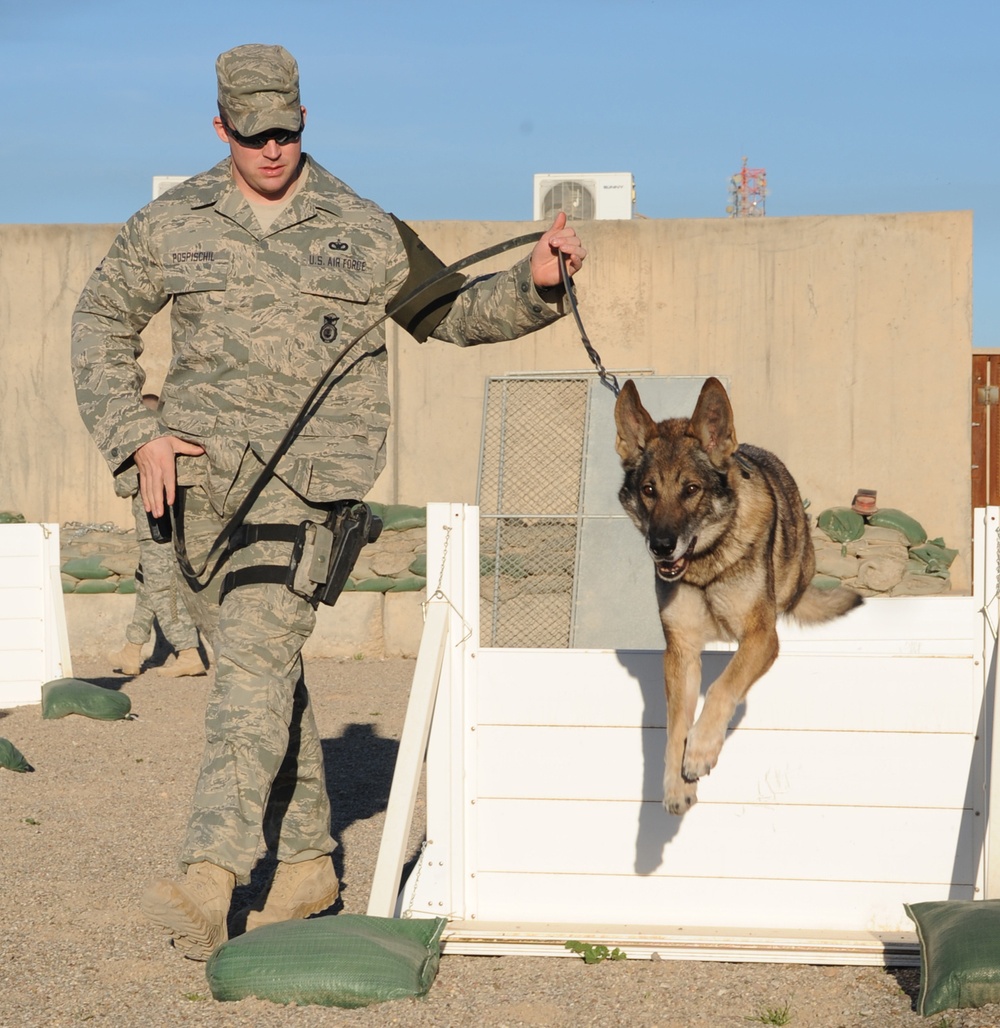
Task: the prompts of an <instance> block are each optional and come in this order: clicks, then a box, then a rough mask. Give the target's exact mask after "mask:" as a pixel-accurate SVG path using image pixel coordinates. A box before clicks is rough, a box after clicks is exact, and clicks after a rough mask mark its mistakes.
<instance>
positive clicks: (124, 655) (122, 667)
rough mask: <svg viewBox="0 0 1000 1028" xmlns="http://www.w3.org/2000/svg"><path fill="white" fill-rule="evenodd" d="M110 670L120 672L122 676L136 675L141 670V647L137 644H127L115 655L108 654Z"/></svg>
mask: <svg viewBox="0 0 1000 1028" xmlns="http://www.w3.org/2000/svg"><path fill="white" fill-rule="evenodd" d="M108 657H109V658H110V660H111V670H112V671H120V672H121V673H122V674H123V675H137V674H139V672H140V671H141V670H142V646H141V645H140V644H139V643H132V642H127V643H125V645H124V646H123V647H122V648H121V649H120V650H117V651H116V652H115V653H109V654H108Z"/></svg>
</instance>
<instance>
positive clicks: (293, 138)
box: [222, 122, 304, 150]
mask: <svg viewBox="0 0 1000 1028" xmlns="http://www.w3.org/2000/svg"><path fill="white" fill-rule="evenodd" d="M222 124H223V125H225V127H226V135H227V136H229V137H230V138H232V139H235V140H236V142H237V143H239V144H240V146H245V147H246V148H247V149H248V150H263V149H264V147H265V146H267V144H268V143H269V142H270V141H271V140H272V139H273V140H274V141H275V142H276V143H277V144H278V146H287V145H288V144H289V143H297V142H298V141H299V139H300V138H301V137H302V129H303V127H304V126H302V125H301V124H300V125H299V127H298V128H297V129H280V128H272V129H265V130H264V131H263V132H257V133H256V134H255V135H252V136H241V135H240V134H239V132H237V131H236V129H234V128H233V127H232V125H227V124H226V123H225V122H223V123H222Z"/></svg>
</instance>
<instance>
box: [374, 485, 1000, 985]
mask: <svg viewBox="0 0 1000 1028" xmlns="http://www.w3.org/2000/svg"><path fill="white" fill-rule="evenodd" d="M998 518H1000V508H987V509H985V510H982V509H980V510H977V511H976V512H975V538H974V556H973V578H974V590H973V594H972V595H971V596H930V597H909V598H907V597H897V598H892V599H872V600H869V601H868V602H867V603H866V604H865V605H864V606H863V607H861V608H860V609H858V610H857V611H854V612H852V613H851V614H849V615H848V616H846V617H844V618H843V619H841V620H838V621H835V622H833V623H831V624H828V625H824V626H820V627H813V628H810V629H808V630H805V629H799V628H796V627H795V626H793V625H791V624H783V625H782V626H781V631H780V634H781V654H780V656H779V658H778V660H777V662H776V663H775V664H774V666H773V667H772V669H771V670H770V671H769V672H768V673H767V675H766V676H765V677H764V678H762V679H761V680H760V681H759V682H758V683H757V684H756V685H755V686H754V687H753V689H752V690H751V692H750V694H749V697H748V701H747V703H746V705H745V707H744V708H741V710H740V711H739V712H738V713H737V717H736V718H735V720H734V723H733V725H732V726H731V730H730V732H729V736H728V738H727V741H726V744H725V746H724V748H723V751H722V756H721V758H720V760H719V764H718V766H717V767H716V769H715V770H714V771H713V773H712V775H711V776H710V777H708V778H705V779H703V780H702V781H701V783H700V784H699V802H698V804H697V805H696V806H695V807H694V808H693V809H692V810H691V811H690V812H689V813H688V814H686V815H685V816H684V817H683V818H677V817H674V816H671V815H668V814H667V813H666V812H665V811H664V809H663V807H662V804H661V799H662V791H661V779H662V769H663V746H664V741H665V721H666V712H665V702H664V698H663V685H662V675H661V652H660V651H658V650H601V649H512V648H488V647H483V646H481V645H480V630H479V626H480V617H479V596H480V549H479V518H478V510H477V508H476V507H471V506H464V505H454V504H431V505H429V507H428V522H427V523H428V569H429V571H428V596H429V600H428V603H427V608H426V625H425V629H424V635H423V641H422V644H421V648H420V653H419V657H418V660H417V665H416V671H415V676H414V684H413V691H412V695H411V699H410V707H409V712H408V715H407V719H406V724H405V727H404V731H403V735H402V738H401V742H400V750H399V756H398V761H397V768H396V774H395V779H394V782H393V789H392V793H391V796H390V800H389V807H388V811H387V822H386V829H385V835H384V838H383V843H382V849H381V852H380V856H379V861H378V865H377V868H376V873H375V880H374V882H373V888H372V894H371V902H370V906H369V910H368V912H369V913H370V914H380V915H393V914H396V915H397V916H404V917H407V916H412V917H421V916H444V917H447V918H448V921H449V924H448V927H447V929H446V930H445V933H444V946H445V952H451V953H483V954H500V953H512V952H516V953H522V954H548V955H553V956H555V955H562V956H568V955H571V954H570V953H569V951H567V950H566V949H565V947H564V943H565V942H566V941H567V940H570V939H579V940H583V941H587V942H591V943H595V944H596V943H603V944H606V945H608V946H609V947H610V946H619V947H620V948H622V949H623V950H625V951H626V953H627V954H628V956H629V957H650V956H652V955H653V954H658V955H659V956H660V957H663V958H688V959H701V960H705V959H717V960H755V961H800V962H811V963H842V964H889V965H907V964H911V965H915V964H917V963H918V962H919V952H918V949H917V944H916V937H915V935H914V934H913V931H912V924H911V922H910V921H909V919H908V918H907V917H906V915H905V913H904V910H903V904H904V903H913V902H917V901H921V900H935V899H962V900H971V899H982V898H987V897H988V898H993V897H1000V849H998V848H997V845H996V842H997V839H998V838H1000V835H998V829H997V827H996V826H998V825H1000V810H997V811H994V810H993V809H992V807H993V802H992V794H991V791H990V788H989V782H990V777H991V766H990V765H991V760H990V754H991V752H992V746H991V739H992V736H993V732H994V725H993V705H994V687H995V673H996V668H995V663H996V654H997V645H996V639H997V634H996V630H997V625H998V623H1000V616H998V614H1000V605H998V598H997V581H998V566H1000V565H998V544H997V533H998V527H1000V525H998ZM438 568H440V585H439V587H438V589H437V590H436V591H435V590H434V589H433V583H434V581H435V575H436V573H437V571H436V569H438ZM634 593H635V596H636V602H641V597H642V596H643V595H646V594H647V593H648V597H649V602H650V603H653V604H654V606H655V601H654V600H653V598H652V571H651V570H650V572H649V581H646V580H642V581H641V582H636V584H635V588H634ZM608 602H614V603H621V602H624V601H623V600H622V599H621V598H620V596H618V597H609V598H608ZM629 602H631V601H629ZM731 649H732V647H730V646H726V645H720V646H717V647H713V648H712V650H711V651H710V652H707V653H706V654H705V661H704V663H705V673H704V680H705V684H707V683H708V682H710V681H711V680H712V679H714V678H715V677H716V675H717V674H718V671H719V669H720V667H721V666H722V664H723V662H724V661H725V660H726V659H728V658H727V654H728V652H729V651H730V650H731ZM428 737H429V742H428ZM425 748H426V788H427V834H426V844H425V846H424V849H423V851H422V853H421V854H420V857H419V860H418V861H417V863H416V866H415V867H414V869H413V871H412V873H411V874H410V875H409V877H408V880H407V881H406V882H405V883H404V884H403V888H402V890H401V891H400V889H399V884H400V874H401V870H402V866H403V862H404V859H405V845H406V843H405V840H406V829H407V827H408V824H409V820H410V818H411V816H412V811H413V804H414V801H415V798H416V795H417V788H418V781H419V778H420V768H421V763H422V761H423V759H424V753H425Z"/></svg>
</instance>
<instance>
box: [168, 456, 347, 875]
mask: <svg viewBox="0 0 1000 1028" xmlns="http://www.w3.org/2000/svg"><path fill="white" fill-rule="evenodd" d="M260 467H261V465H260V463H259V461H258V460H257V459H256V458H255V457H254V456H253V455H252V454H251V453H250V452H249V451H248V452H247V454H246V455H245V458H244V461H243V467H242V469H241V471H240V473H239V476H238V477H237V480H236V482H235V483H234V485H233V488H232V489H231V490H230V493H229V498H227V499H226V501H225V504H224V507H225V509H224V510H223V511H221V512H220V511H218V510H216V509H215V507H213V505H212V504H211V502H209V498H208V495H207V493H206V491H205V489H204V488H203V487H201V486H198V485H194V486H188V487H185V488H184V497H183V505H184V536H185V542H186V547H187V552H188V556H189V558H190V560H191V563H192V564H193V565H194V567H195V568H199V567H200V566H201V563H202V562H203V561H204V558H205V554H206V552H207V550H208V548H209V547H210V546H211V544H212V543H213V542H214V541H215V539H216V538H217V536H218V534H219V532H220V531H221V530H222V528H223V527H224V525H225V522H226V521H227V520H228V519H229V517H230V516H231V515H232V513H233V511H234V510H235V508H236V507H237V506H238V503H239V500H240V499H241V498H242V497H243V496H245V495H246V493H247V491H248V488H249V485H250V483H251V482H252V481H253V479H254V477H255V476H256V474H257V473H258V472H259V470H260ZM324 517H325V512H324V511H323V510H322V509H320V508H317V507H313V506H311V505H309V504H307V503H306V502H305V501H304V500H303V499H301V497H299V496H297V495H296V494H295V493H294V492H292V490H291V489H289V488H288V487H287V486H286V485H285V484H284V483H283V482H281V481H279V480H278V479H274V478H272V479H271V480H270V482H268V484H267V485H266V486H265V488H264V490H263V492H262V493H261V495H260V496H259V497H258V498H257V500H256V502H255V503H254V505H253V508H252V509H251V511H250V513H249V514H248V515H247V517H246V519H245V522H244V523H245V524H261V525H265V524H293V525H298V524H299V523H300V522H302V521H304V520H312V521H323V520H324ZM291 550H292V544H291V543H283V542H273V541H259V542H256V543H254V544H252V545H250V546H247V547H245V548H242V549H238V550H236V551H234V552H233V554H232V555H231V557H230V559H229V560H228V562H227V563H226V564H225V565H224V566H223V567H222V569H221V570H220V571H219V572H218V573H217V574H216V575H215V576H214V577H213V578H212V580H211V582H210V585H209V587H208V588H205V589H203V590H201V591H195V590H193V589H192V588H191V587H190V585H189V584H187V583H185V584H186V589H185V600H186V602H187V603H188V606H189V609H190V610H191V612H192V615H193V616H194V619H195V622H196V623H197V625H198V627H199V628H200V629H201V631H202V632H203V634H204V635H205V636H206V638H207V639H208V640H209V643H210V646H211V648H212V650H213V652H214V655H215V681H214V683H213V685H212V686H211V688H210V692H209V696H208V705H207V709H206V713H205V753H204V757H203V759H202V766H201V773H200V776H199V778H198V784H197V787H196V789H195V795H194V800H193V804H192V810H191V816H190V819H189V822H188V829H187V837H186V839H185V842H184V847H183V851H182V854H181V864H182V866H184V867H186V866H187V865H189V864H193V863H196V862H198V861H202V860H207V861H210V862H211V863H213V864H217V865H218V866H220V867H224V868H227V869H228V870H230V871H232V872H233V873H234V874H235V875H236V878H237V881H238V882H239V883H240V884H245V883H246V882H248V881H249V879H250V871H251V870H252V868H253V866H254V863H255V862H256V860H257V858H258V856H260V854H261V853H262V852H263V849H264V848H265V847H267V848H270V849H272V850H273V851H275V852H276V854H277V857H278V859H279V860H282V861H290V862H294V861H298V860H309V859H311V858H313V857H317V856H321V855H323V854H326V853H331V852H332V851H333V850H334V849H335V847H336V843H335V842H334V840H333V837H332V836H331V834H330V800H329V797H328V794H327V789H326V777H325V774H324V769H323V750H322V747H321V745H320V738H319V733H318V732H317V730H316V722H315V719H314V717H313V711H312V707H311V705H310V701H309V694H308V692H307V691H306V685H305V679H304V677H303V668H302V658H301V650H302V646H303V645H304V643H305V641H306V640H307V639H308V638H309V635H310V633H311V632H312V630H313V627H314V625H315V622H316V613H315V611H314V610H313V608H312V607H311V606H310V604H309V603H307V602H306V601H305V600H303V599H302V598H301V597H298V596H296V595H295V594H294V593H292V592H290V591H289V590H288V589H287V588H286V587H285V586H284V585H280V584H273V583H258V584H250V585H241V586H239V587H238V588H235V589H232V590H231V591H229V592H227V593H226V595H225V596H224V598H223V601H222V603H221V605H220V604H219V602H218V596H219V591H220V586H221V583H222V579H223V577H224V576H225V574H226V572H227V571H235V570H238V569H240V568H245V567H251V566H254V565H258V564H287V563H288V561H289V558H290V556H291Z"/></svg>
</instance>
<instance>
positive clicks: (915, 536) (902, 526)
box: [868, 507, 927, 546]
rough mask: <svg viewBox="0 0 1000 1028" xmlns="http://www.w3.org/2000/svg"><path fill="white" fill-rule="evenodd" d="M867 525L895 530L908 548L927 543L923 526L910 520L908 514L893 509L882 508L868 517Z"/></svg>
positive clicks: (912, 519)
mask: <svg viewBox="0 0 1000 1028" xmlns="http://www.w3.org/2000/svg"><path fill="white" fill-rule="evenodd" d="M868 524H869V525H875V526H876V527H878V528H895V529H896V530H897V531H899V532H902V533H903V535H905V536H906V543H907V545H908V546H919V545H920V544H921V543H924V542H926V541H927V533H926V532H925V531H924V526H923V525H921V524H920V522H919V521H917V520H916V519H915V518H911V517H910V515H909V514H904V513H903V512H902V511H901V510H896V509H895V507H883V508H882V509H881V510H877V511H875V513H874V514H872V515H870V516H869V518H868Z"/></svg>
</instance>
